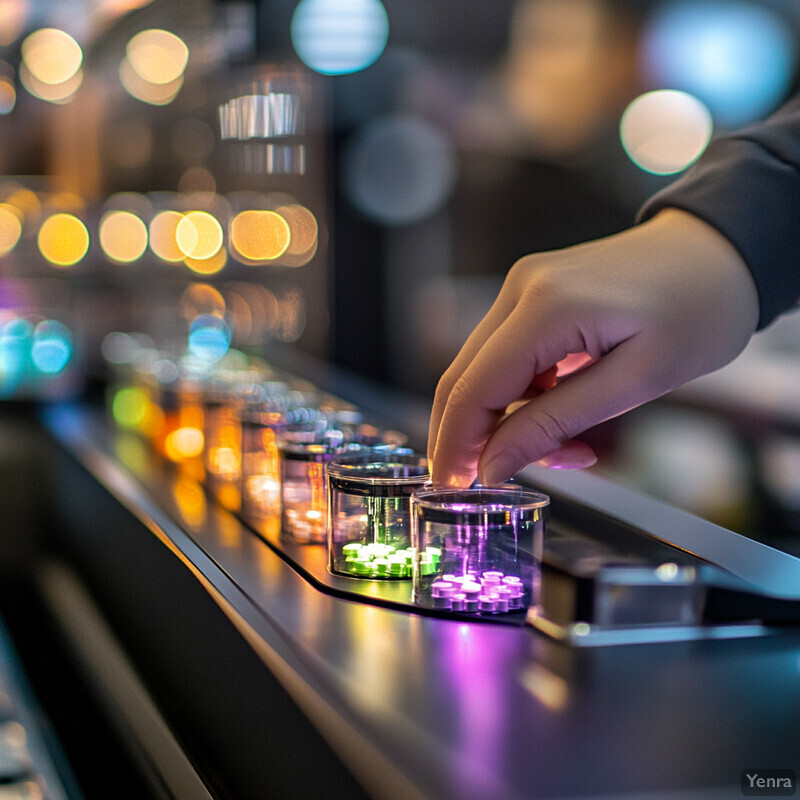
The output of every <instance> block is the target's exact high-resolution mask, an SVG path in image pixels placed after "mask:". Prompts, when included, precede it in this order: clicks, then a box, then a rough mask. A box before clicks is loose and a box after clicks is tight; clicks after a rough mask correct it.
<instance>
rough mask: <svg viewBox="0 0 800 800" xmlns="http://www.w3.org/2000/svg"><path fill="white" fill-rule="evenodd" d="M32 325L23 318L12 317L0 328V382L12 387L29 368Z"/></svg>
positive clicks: (5, 387) (6, 386) (7, 387)
mask: <svg viewBox="0 0 800 800" xmlns="http://www.w3.org/2000/svg"><path fill="white" fill-rule="evenodd" d="M32 338H33V326H32V325H31V324H30V322H28V321H27V320H24V319H12V320H11V321H10V322H7V323H6V324H5V325H3V327H2V330H0V383H2V385H3V387H4V389H6V390H7V389H9V388H13V387H14V386H16V385H17V384H18V383H19V381H20V380H21V379H22V378H23V377H24V376H25V374H26V373H27V372H28V371H29V370H30V352H31V340H32Z"/></svg>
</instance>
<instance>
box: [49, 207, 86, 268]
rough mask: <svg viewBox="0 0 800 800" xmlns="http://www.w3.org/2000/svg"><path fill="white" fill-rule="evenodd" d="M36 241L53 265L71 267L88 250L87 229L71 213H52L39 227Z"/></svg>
mask: <svg viewBox="0 0 800 800" xmlns="http://www.w3.org/2000/svg"><path fill="white" fill-rule="evenodd" d="M36 243H37V245H38V246H39V251H40V252H41V254H42V255H43V256H44V257H45V258H46V259H47V260H48V261H49V262H50V263H51V264H53V266H56V267H71V266H72V265H73V264H77V263H78V262H79V261H80V260H81V259H82V258H83V257H84V256H85V255H86V253H87V251H88V250H89V231H87V230H86V226H85V225H84V224H83V223H82V222H81V221H80V220H79V219H78V218H77V217H75V216H73V215H72V214H53V215H52V216H50V217H48V218H47V219H46V220H45V221H44V222H43V223H42V226H41V228H39V234H38V236H37V237H36Z"/></svg>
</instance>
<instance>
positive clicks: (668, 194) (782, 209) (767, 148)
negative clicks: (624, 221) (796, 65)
mask: <svg viewBox="0 0 800 800" xmlns="http://www.w3.org/2000/svg"><path fill="white" fill-rule="evenodd" d="M667 207H672V208H680V209H683V210H685V211H689V212H691V213H692V214H694V215H695V216H698V217H700V218H701V219H703V220H705V221H706V222H708V223H709V224H711V225H713V226H714V227H715V228H716V229H717V230H719V231H720V232H721V233H722V234H724V235H725V237H726V238H727V239H728V240H729V241H730V242H731V243H732V244H733V245H734V247H736V249H737V250H738V251H739V253H741V255H742V258H743V259H744V261H745V263H746V264H747V266H748V268H749V269H750V272H751V273H752V275H753V279H754V281H755V284H756V288H757V290H758V296H759V303H760V311H761V313H760V316H759V322H758V327H759V328H764V327H766V326H767V325H769V324H770V323H771V322H772V321H773V320H774V319H775V317H777V316H778V315H779V314H781V313H782V312H784V311H787V310H788V309H790V308H791V307H792V306H794V305H795V304H796V303H797V300H798V298H800V96H797V97H795V98H794V99H792V100H791V101H790V102H788V103H787V104H786V105H785V106H783V107H782V108H781V109H780V110H779V111H777V112H776V113H775V114H773V115H772V116H771V117H769V118H768V119H766V120H765V121H764V122H760V123H758V124H754V125H750V126H748V127H746V128H743V129H741V130H739V131H736V132H735V133H730V134H724V135H721V136H717V137H715V138H714V139H712V141H711V143H710V144H709V146H708V148H707V149H706V151H705V153H703V155H702V156H701V157H700V158H699V159H698V160H697V161H696V162H695V164H693V165H692V166H691V167H690V168H689V169H688V170H687V171H686V172H685V173H684V174H683V175H682V176H681V177H680V178H679V179H678V180H677V181H675V183H673V184H670V185H669V186H668V187H666V188H665V189H663V190H662V191H660V192H659V193H658V194H656V195H654V196H653V197H652V198H650V200H648V201H647V203H646V204H645V205H644V206H643V208H642V209H641V211H640V212H639V215H638V220H639V221H641V220H645V219H648V218H650V217H652V216H653V215H654V214H656V213H657V212H658V211H660V210H661V209H662V208H667Z"/></svg>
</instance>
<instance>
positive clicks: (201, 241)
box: [175, 211, 223, 259]
mask: <svg viewBox="0 0 800 800" xmlns="http://www.w3.org/2000/svg"><path fill="white" fill-rule="evenodd" d="M222 240H223V235H222V226H221V225H220V224H219V221H218V220H217V218H216V217H214V216H213V215H212V214H209V213H207V212H205V211H190V212H189V213H188V214H185V215H184V216H183V218H182V219H181V220H180V222H178V225H177V227H176V228H175V241H176V242H177V243H178V247H179V248H180V250H181V252H182V253H183V254H184V255H185V256H188V257H189V258H195V259H204V258H211V257H212V256H214V255H216V254H217V253H218V252H219V249H220V248H221V247H222Z"/></svg>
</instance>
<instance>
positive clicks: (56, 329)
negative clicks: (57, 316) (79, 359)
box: [31, 319, 72, 375]
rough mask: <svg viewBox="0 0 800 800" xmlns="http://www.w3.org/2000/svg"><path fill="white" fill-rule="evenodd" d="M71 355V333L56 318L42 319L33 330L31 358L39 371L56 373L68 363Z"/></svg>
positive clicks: (48, 373) (47, 373)
mask: <svg viewBox="0 0 800 800" xmlns="http://www.w3.org/2000/svg"><path fill="white" fill-rule="evenodd" d="M71 356H72V334H71V333H70V331H69V328H67V326H66V325H64V324H63V323H61V322H58V321H57V320H52V319H49V320H44V321H43V322H40V323H39V324H38V325H37V326H36V327H35V328H34V330H33V344H32V346H31V359H32V360H33V363H34V365H35V367H36V368H37V369H38V370H39V372H41V373H43V374H45V375H56V374H58V373H59V372H61V371H62V370H63V369H64V368H65V367H66V366H67V364H68V363H69V360H70V357H71Z"/></svg>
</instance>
